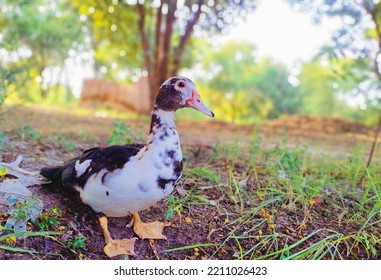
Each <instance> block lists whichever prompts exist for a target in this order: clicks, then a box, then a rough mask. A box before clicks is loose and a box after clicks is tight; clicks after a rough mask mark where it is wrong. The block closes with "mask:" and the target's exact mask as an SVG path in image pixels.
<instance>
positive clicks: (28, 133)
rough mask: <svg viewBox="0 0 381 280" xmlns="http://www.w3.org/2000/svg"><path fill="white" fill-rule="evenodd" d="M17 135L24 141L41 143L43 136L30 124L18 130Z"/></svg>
mask: <svg viewBox="0 0 381 280" xmlns="http://www.w3.org/2000/svg"><path fill="white" fill-rule="evenodd" d="M17 134H18V135H19V136H20V138H21V139H22V140H32V141H35V142H39V141H41V135H40V134H39V133H38V132H37V131H36V130H35V129H34V128H33V127H32V126H31V125H29V124H26V125H23V126H21V127H19V128H18V129H17Z"/></svg>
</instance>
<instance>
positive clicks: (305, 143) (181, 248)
mask: <svg viewBox="0 0 381 280" xmlns="http://www.w3.org/2000/svg"><path fill="white" fill-rule="evenodd" d="M90 112H91V111H90ZM96 116H97V117H96ZM0 118H1V121H2V127H1V128H2V129H3V131H4V133H3V135H2V139H3V144H2V146H0V149H1V150H0V156H1V161H3V162H11V161H13V160H15V159H16V157H17V156H18V155H22V156H23V157H24V160H23V163H22V167H23V168H24V169H26V170H30V171H37V170H39V169H40V168H41V167H43V166H52V165H56V164H60V163H62V162H63V161H65V160H68V159H70V158H72V157H74V156H76V155H78V154H79V153H80V152H81V151H82V150H84V149H87V148H91V147H94V146H106V145H107V144H108V141H109V139H110V137H111V135H112V131H113V129H114V132H115V129H116V127H115V123H120V121H121V120H115V119H114V118H111V117H105V114H104V113H103V112H95V113H94V114H90V113H86V114H78V113H75V112H73V110H69V109H62V108H53V109H52V108H45V107H36V106H8V107H5V108H3V112H2V113H1V116H0ZM122 122H124V123H126V126H127V130H123V131H122V134H123V135H122V136H123V137H125V138H126V139H127V140H128V141H132V142H135V141H138V142H144V135H145V134H146V133H147V131H148V129H149V118H146V117H134V118H129V119H123V120H122ZM113 124H114V128H113ZM176 125H177V129H178V132H179V134H180V139H181V143H182V148H183V152H184V157H185V166H184V176H183V179H182V181H181V183H180V185H179V188H178V191H177V192H174V193H173V194H172V195H171V196H170V197H169V198H168V199H166V200H164V201H161V202H160V203H158V204H157V205H155V206H152V207H151V208H150V209H147V210H146V211H143V212H141V217H142V220H143V221H154V220H161V221H167V222H168V223H170V225H169V226H168V227H166V228H165V229H164V235H165V236H166V237H167V240H157V241H154V242H151V241H149V240H140V239H139V240H137V241H136V243H135V244H136V248H135V253H136V255H135V256H128V257H127V256H119V257H115V258H116V259H123V258H129V259H157V258H160V259H261V258H264V259H272V258H275V259H298V258H301V259H319V258H322V259H379V258H381V227H380V223H379V221H380V209H381V195H380V194H381V190H380V185H381V184H380V181H381V179H380V177H381V176H380V172H379V169H377V168H373V169H372V168H370V169H369V170H368V172H365V171H364V170H365V169H364V162H366V159H367V153H368V151H369V149H370V146H371V141H372V140H373V137H374V133H375V131H374V130H373V129H371V128H369V127H366V126H363V125H361V124H358V123H354V122H349V121H344V120H340V119H326V118H320V117H308V116H292V117H285V118H283V119H279V120H275V121H271V122H267V123H265V124H263V125H261V126H253V125H233V124H228V123H224V122H220V121H218V120H216V121H199V122H195V121H186V120H179V121H177V123H176ZM116 136H118V135H116ZM380 160H381V157H380V153H379V151H378V150H376V154H375V159H374V161H373V166H376V165H379V163H380ZM364 172H365V173H364ZM363 174H365V177H364V179H363V180H361V177H362V176H363ZM7 179H9V177H5V178H3V179H0V180H7ZM29 189H30V190H31V191H32V192H33V193H35V194H36V196H37V197H38V198H39V199H41V200H42V201H43V204H44V208H43V212H42V213H41V215H40V217H39V219H38V220H36V221H35V222H34V223H32V222H29V223H28V231H29V232H36V233H38V232H40V233H41V234H40V235H42V236H30V237H24V238H20V239H17V240H14V241H12V240H11V239H9V238H8V239H6V240H3V239H1V235H0V248H1V245H3V246H8V247H11V248H21V250H18V252H15V250H11V249H0V259H108V257H107V256H105V254H104V253H103V246H104V240H103V236H102V231H101V228H100V226H99V225H98V221H97V217H96V215H95V214H94V213H93V212H92V210H91V209H89V208H88V207H87V206H86V205H83V204H81V203H80V202H79V200H78V199H77V198H76V197H75V196H73V195H72V194H62V192H61V191H60V190H59V189H57V188H53V187H51V186H50V187H49V186H45V187H43V186H40V185H34V186H32V187H30V188H29ZM7 217H8V215H7V214H6V213H0V225H4V223H5V221H6V219H7ZM129 219H130V218H129V217H125V218H112V219H110V223H109V229H110V232H111V235H112V236H113V237H114V238H125V237H133V236H134V233H133V232H132V230H131V228H128V227H126V225H127V224H128V222H129ZM44 231H50V232H54V234H53V233H52V234H51V233H44ZM6 233H7V234H10V233H9V232H6ZM4 234H5V231H4V232H3V235H4ZM8 247H6V248H8ZM4 248H5V247H4Z"/></svg>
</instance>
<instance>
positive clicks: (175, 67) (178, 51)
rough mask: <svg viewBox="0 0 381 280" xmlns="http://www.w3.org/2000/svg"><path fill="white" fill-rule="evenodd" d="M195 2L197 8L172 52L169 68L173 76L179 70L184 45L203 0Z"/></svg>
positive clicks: (196, 19)
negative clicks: (171, 61)
mask: <svg viewBox="0 0 381 280" xmlns="http://www.w3.org/2000/svg"><path fill="white" fill-rule="evenodd" d="M197 4H198V9H197V11H196V12H195V13H194V15H193V17H192V18H190V19H189V20H188V22H187V25H186V27H185V32H184V35H183V36H181V38H180V42H179V45H178V46H177V47H176V49H175V54H174V58H173V64H172V70H171V74H172V76H175V75H176V74H177V72H178V71H179V68H180V64H181V59H182V56H183V54H184V50H185V46H186V44H187V42H188V40H189V38H190V36H191V35H192V32H193V27H194V26H195V25H196V23H197V22H198V21H199V19H200V16H201V8H202V5H203V4H204V0H199V1H198V3H197Z"/></svg>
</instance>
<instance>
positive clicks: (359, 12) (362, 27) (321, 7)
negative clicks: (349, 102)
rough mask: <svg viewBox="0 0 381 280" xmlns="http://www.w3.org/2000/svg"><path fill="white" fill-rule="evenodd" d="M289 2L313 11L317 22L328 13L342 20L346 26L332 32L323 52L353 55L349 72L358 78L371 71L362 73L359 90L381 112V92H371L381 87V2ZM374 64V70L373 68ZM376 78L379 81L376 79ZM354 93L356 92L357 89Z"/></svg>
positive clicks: (295, 0) (341, 55)
mask: <svg viewBox="0 0 381 280" xmlns="http://www.w3.org/2000/svg"><path fill="white" fill-rule="evenodd" d="M288 2H289V3H291V5H292V6H293V7H294V8H295V9H297V10H299V11H305V12H306V11H312V12H313V13H314V15H315V20H316V22H319V21H320V20H321V18H322V17H323V16H324V15H325V16H330V17H340V18H341V19H342V21H343V25H342V27H341V28H339V29H338V30H336V31H335V32H334V33H333V35H332V39H333V40H332V45H330V46H326V47H324V48H323V49H322V52H321V54H325V55H326V56H327V57H329V58H330V59H337V58H339V57H351V58H353V59H354V60H353V61H352V63H351V68H352V69H348V68H347V70H349V71H348V72H347V73H346V74H347V75H348V76H349V77H351V78H355V79H358V78H359V77H358V76H357V75H358V73H361V72H362V73H364V71H365V70H366V71H368V74H367V76H366V75H362V76H363V77H362V79H363V80H362V88H360V89H359V90H357V93H358V94H361V95H363V97H364V98H365V99H367V101H370V102H367V103H368V105H371V106H376V107H378V110H379V111H380V112H381V95H380V94H378V95H374V94H367V92H370V91H372V90H373V89H374V88H375V87H380V86H379V85H378V86H377V85H376V84H375V83H380V82H381V58H380V56H381V2H380V1H373V0H356V1H347V0H329V1H328V0H318V1H312V0H288ZM356 61H357V62H356ZM371 65H373V69H372V68H371V67H369V66H371ZM371 71H373V73H374V74H373V75H372V74H371ZM356 76H357V77H356ZM375 77H377V79H378V81H376V80H375V79H374V78H375ZM365 80H367V81H365ZM365 84H366V85H368V86H369V90H366V89H365ZM350 93H351V94H353V93H354V91H350ZM369 99H371V100H369ZM372 104H373V105H372Z"/></svg>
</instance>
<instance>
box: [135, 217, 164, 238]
mask: <svg viewBox="0 0 381 280" xmlns="http://www.w3.org/2000/svg"><path fill="white" fill-rule="evenodd" d="M131 224H132V225H133V229H134V232H135V233H136V234H137V235H138V236H139V237H140V238H142V239H144V238H146V239H166V238H165V236H164V235H163V234H162V232H163V229H164V227H165V223H162V222H158V221H156V222H151V223H143V222H142V220H141V219H140V216H139V214H138V212H135V213H132V220H131V223H130V226H131Z"/></svg>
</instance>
